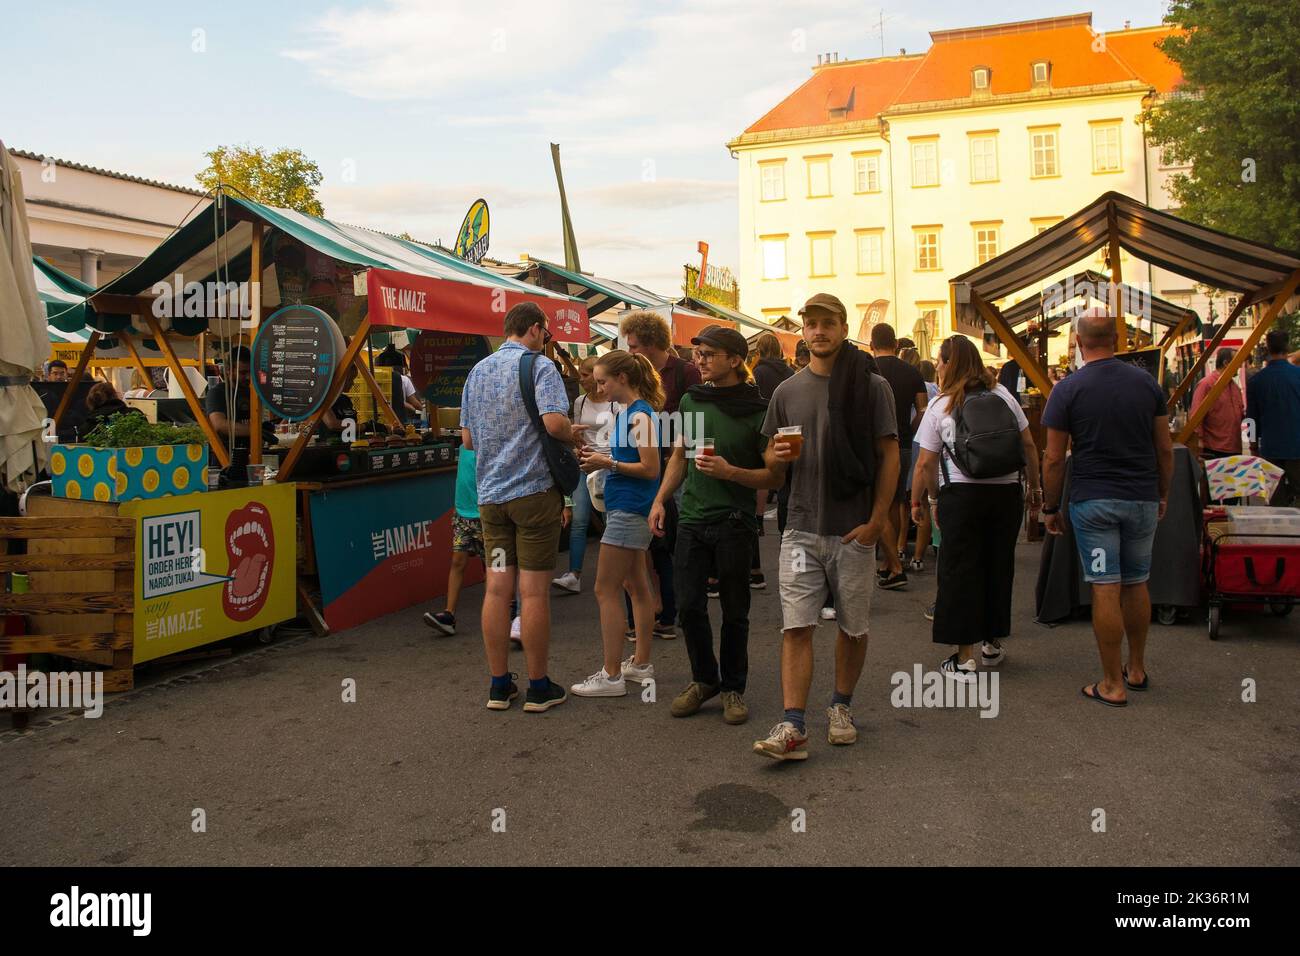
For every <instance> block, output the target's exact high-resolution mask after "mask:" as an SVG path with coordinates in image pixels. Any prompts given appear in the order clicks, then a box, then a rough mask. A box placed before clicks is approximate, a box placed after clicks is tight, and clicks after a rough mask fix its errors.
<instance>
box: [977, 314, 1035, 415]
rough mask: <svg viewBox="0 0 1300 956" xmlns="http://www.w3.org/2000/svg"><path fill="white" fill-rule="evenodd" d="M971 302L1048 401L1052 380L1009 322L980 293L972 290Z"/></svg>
mask: <svg viewBox="0 0 1300 956" xmlns="http://www.w3.org/2000/svg"><path fill="white" fill-rule="evenodd" d="M970 300H971V302H973V303H975V308H977V309H979V312H980V315H982V316H984V321H985V322H987V323H988V324H989V325H991V326H993V331H994V332H996V333H997V334H998V338H999V339H1001V340H1002V344H1003V345H1005V346H1006V347H1007V351H1008V352H1010V353H1011V357H1012V358H1014V359H1015V360H1016V362H1017V363H1018V364H1019V365H1020V368H1021V369H1022V370H1023V371H1024V373H1025V376H1026V377H1027V378H1028V379H1029V380H1030V381H1031V382H1033V383H1034V385H1035V386H1036V387H1037V388H1038V390H1039V391H1040V392H1042V393H1043V399H1044V401H1046V399H1047V396H1048V395H1050V394H1051V392H1052V382H1051V379H1049V378H1048V377H1047V375H1046V374H1045V373H1044V372H1043V370H1042V368H1040V367H1039V365H1038V363H1037V362H1036V361H1034V360H1033V359H1032V358H1030V357H1029V353H1028V352H1027V351H1025V347H1024V346H1023V345H1021V344H1020V339H1019V338H1017V337H1016V333H1015V332H1013V331H1012V330H1011V326H1009V325H1007V320H1006V319H1004V318H1003V317H1002V315H1001V313H999V312H998V310H997V309H995V308H994V307H993V306H991V305H989V304H988V303H987V302H985V301H984V300H983V299H982V298H980V296H979V293H977V292H976V291H975V290H974V289H972V290H971V293H970Z"/></svg>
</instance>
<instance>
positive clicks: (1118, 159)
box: [1092, 123, 1124, 173]
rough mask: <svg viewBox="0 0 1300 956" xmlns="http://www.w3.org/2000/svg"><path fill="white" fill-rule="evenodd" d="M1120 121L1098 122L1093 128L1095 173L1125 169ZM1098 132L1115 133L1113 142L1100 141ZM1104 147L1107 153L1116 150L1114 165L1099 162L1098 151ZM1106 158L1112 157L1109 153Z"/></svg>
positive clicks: (1093, 166)
mask: <svg viewBox="0 0 1300 956" xmlns="http://www.w3.org/2000/svg"><path fill="white" fill-rule="evenodd" d="M1121 132H1122V131H1121V129H1120V124H1119V123H1098V124H1096V125H1095V126H1093V128H1092V171H1093V172H1094V173H1119V172H1123V171H1124V158H1123V153H1122V151H1121V145H1122V139H1123V137H1122V135H1121ZM1098 133H1101V134H1105V135H1107V136H1110V135H1112V134H1113V135H1114V142H1113V143H1104V142H1099V141H1098V135H1097V134H1098ZM1099 149H1104V150H1105V151H1106V153H1107V154H1109V153H1110V151H1111V150H1112V149H1113V150H1114V165H1103V164H1102V163H1100V162H1098V151H1099ZM1105 158H1106V159H1110V158H1111V157H1110V156H1109V155H1107V156H1106V157H1105Z"/></svg>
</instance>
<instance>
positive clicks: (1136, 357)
mask: <svg viewBox="0 0 1300 956" xmlns="http://www.w3.org/2000/svg"><path fill="white" fill-rule="evenodd" d="M1115 358H1117V359H1119V360H1120V361H1121V362H1125V363H1127V364H1128V365H1132V366H1133V367H1134V368H1140V369H1142V370H1143V371H1144V372H1146V373H1147V374H1148V375H1150V376H1151V377H1152V378H1154V379H1159V376H1160V349H1159V348H1148V349H1130V350H1129V351H1127V352H1116V353H1115Z"/></svg>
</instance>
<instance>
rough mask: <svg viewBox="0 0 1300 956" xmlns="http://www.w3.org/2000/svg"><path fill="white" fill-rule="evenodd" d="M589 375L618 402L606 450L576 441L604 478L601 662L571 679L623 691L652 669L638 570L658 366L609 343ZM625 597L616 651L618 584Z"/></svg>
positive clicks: (591, 689) (655, 451) (599, 691)
mask: <svg viewBox="0 0 1300 956" xmlns="http://www.w3.org/2000/svg"><path fill="white" fill-rule="evenodd" d="M594 374H595V377H596V382H597V384H598V386H599V387H600V390H601V391H602V392H603V393H604V395H605V398H606V399H607V400H609V401H611V402H615V403H616V404H617V405H618V406H619V407H621V408H622V409H623V410H622V411H621V412H619V413H618V416H617V417H616V418H615V419H614V427H613V430H612V431H611V433H610V442H609V448H610V453H609V454H608V455H600V454H596V453H594V452H592V451H591V450H590V449H588V448H587V447H585V446H584V447H583V449H582V452H583V453H582V470H583V471H586V472H592V471H597V470H599V469H602V468H607V469H609V474H608V477H606V479H605V534H604V535H603V536H602V537H601V539H600V559H599V561H598V563H597V565H596V600H597V602H598V603H599V604H600V631H601V644H602V646H603V649H604V656H605V663H604V666H603V667H602V668H601V669H600V670H599V671H597V672H596V673H595V674H592V675H591V676H590V677H588V678H587V679H586V680H584V681H582V682H581V683H579V684H574V685H573V693H574V694H576V695H577V696H579V697H623V696H625V695H626V694H627V684H626V681H625V678H626V679H627V680H634V681H637V682H644V681H646V680H650V679H652V678H653V677H654V665H653V664H651V663H650V645H651V641H652V639H653V634H654V617H655V606H654V594H653V592H651V590H650V577H649V574H648V573H647V572H646V562H645V554H644V552H645V550H646V549H647V548H648V547H649V546H650V538H651V533H650V524H649V521H648V518H649V515H650V506H651V505H652V504H653V503H654V499H655V493H656V492H657V491H658V489H659V466H660V457H659V429H658V427H657V420H656V413H657V412H658V411H659V410H660V409H662V408H663V403H664V392H663V386H662V385H661V384H660V381H659V373H658V372H657V371H655V367H654V366H653V365H652V364H651V363H650V360H649V359H647V358H646V357H645V356H644V355H631V354H629V353H627V352H624V351H621V350H615V351H613V352H609V353H607V354H605V355H602V356H601V357H600V358H599V359H597V360H596V367H595V369H594ZM625 585H626V587H627V591H628V594H629V595H630V596H631V598H632V617H633V620H634V621H635V622H636V653H634V654H633V655H632V656H631V657H629V658H628V659H627V660H621V657H622V654H623V629H624V626H625V612H624V609H623V589H624V586H625Z"/></svg>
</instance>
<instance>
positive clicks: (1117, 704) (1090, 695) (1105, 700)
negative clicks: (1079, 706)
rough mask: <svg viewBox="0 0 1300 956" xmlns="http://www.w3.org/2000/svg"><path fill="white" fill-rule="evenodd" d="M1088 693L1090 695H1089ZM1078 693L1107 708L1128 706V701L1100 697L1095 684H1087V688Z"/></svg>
mask: <svg viewBox="0 0 1300 956" xmlns="http://www.w3.org/2000/svg"><path fill="white" fill-rule="evenodd" d="M1090 691H1091V693H1089V692H1090ZM1079 693H1081V694H1082V695H1083V696H1084V697H1087V698H1088V699H1089V700H1095V701H1096V702H1097V703H1099V704H1105V705H1106V706H1107V707H1127V706H1128V701H1126V700H1111V699H1110V698H1109V697H1103V696H1101V691H1099V690H1097V685H1096V684H1089V685H1088V686H1087V687H1084V688H1082V689H1081V690H1080V691H1079Z"/></svg>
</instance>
